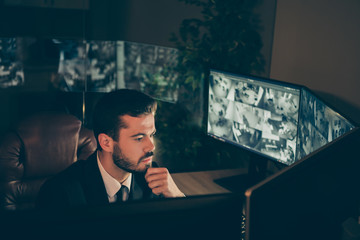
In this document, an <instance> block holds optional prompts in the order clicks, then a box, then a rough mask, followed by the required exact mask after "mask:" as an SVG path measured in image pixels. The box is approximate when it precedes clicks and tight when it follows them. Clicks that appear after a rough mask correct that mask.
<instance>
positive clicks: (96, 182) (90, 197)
mask: <svg viewBox="0 0 360 240" xmlns="http://www.w3.org/2000/svg"><path fill="white" fill-rule="evenodd" d="M85 162H86V163H85V166H84V172H83V177H84V181H83V186H84V192H85V196H86V199H87V201H88V204H89V205H99V204H100V205H103V204H107V203H109V200H108V197H107V193H106V189H105V185H104V182H103V179H102V177H101V173H100V170H99V166H98V164H97V154H96V152H95V153H94V154H93V155H91V156H90V158H89V159H88V160H86V161H85Z"/></svg>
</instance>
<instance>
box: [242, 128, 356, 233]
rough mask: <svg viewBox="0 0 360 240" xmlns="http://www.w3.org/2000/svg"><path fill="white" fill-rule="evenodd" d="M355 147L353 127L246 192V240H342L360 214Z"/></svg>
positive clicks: (354, 130)
mask: <svg viewBox="0 0 360 240" xmlns="http://www.w3.org/2000/svg"><path fill="white" fill-rule="evenodd" d="M359 146H360V129H359V128H358V127H356V128H354V129H352V130H351V131H349V132H347V133H345V134H343V135H342V136H340V137H338V138H336V139H335V140H333V141H332V142H330V143H327V144H325V145H324V146H322V147H320V148H319V149H317V150H315V151H313V152H312V153H310V154H308V155H306V156H305V157H303V158H302V159H301V160H299V161H297V162H295V163H294V164H292V165H291V166H289V167H287V168H284V169H283V170H281V171H279V172H277V173H276V174H274V175H272V176H270V177H269V178H267V179H265V180H263V181H261V182H260V183H258V184H256V185H254V186H252V187H251V188H249V189H247V190H246V192H245V196H246V210H245V214H246V224H245V225H246V231H245V232H246V239H247V240H258V239H259V240H260V239H278V240H282V239H294V240H297V239H329V240H335V239H343V238H342V233H343V232H342V231H343V230H342V226H341V225H342V223H343V222H345V221H346V219H348V218H349V217H354V218H358V216H359V214H360V212H358V209H359V206H360V192H359V185H360V178H359V172H360V161H359ZM346 239H347V238H346Z"/></svg>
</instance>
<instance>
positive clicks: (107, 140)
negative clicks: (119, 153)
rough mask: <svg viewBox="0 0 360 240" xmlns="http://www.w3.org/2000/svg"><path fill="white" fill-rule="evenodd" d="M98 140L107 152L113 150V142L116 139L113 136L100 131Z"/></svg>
mask: <svg viewBox="0 0 360 240" xmlns="http://www.w3.org/2000/svg"><path fill="white" fill-rule="evenodd" d="M98 141H99V144H100V146H101V148H102V149H103V150H104V151H106V152H113V146H114V145H113V144H114V141H113V139H112V138H111V137H109V136H108V135H107V134H105V133H100V134H99V135H98Z"/></svg>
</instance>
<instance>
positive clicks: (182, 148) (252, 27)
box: [158, 0, 265, 171]
mask: <svg viewBox="0 0 360 240" xmlns="http://www.w3.org/2000/svg"><path fill="white" fill-rule="evenodd" d="M179 1H181V2H184V3H186V4H192V5H196V6H198V7H200V8H201V13H202V18H201V19H185V20H184V21H183V22H182V24H181V27H180V29H179V33H178V34H175V33H173V34H172V36H171V39H170V40H171V41H173V42H174V43H175V44H176V46H177V48H178V50H179V58H178V64H177V66H176V67H175V69H176V71H177V72H178V78H177V80H176V81H177V85H178V87H179V95H178V96H179V98H178V103H177V104H176V105H174V106H165V105H163V106H162V107H163V108H164V109H166V110H163V112H162V113H160V114H159V116H158V117H159V118H160V119H161V120H160V121H159V122H160V123H161V125H159V126H158V127H159V129H161V134H159V135H158V137H159V140H160V141H161V149H159V154H160V155H161V156H162V159H163V161H169V162H168V163H167V164H166V165H167V166H169V165H173V167H174V169H176V170H175V171H182V170H189V169H193V170H194V169H214V168H219V167H239V165H241V166H243V165H242V164H246V159H247V158H248V156H247V155H246V152H245V151H241V150H239V149H238V148H236V147H233V146H230V145H228V144H220V143H219V142H218V141H211V140H209V137H207V136H206V134H205V128H206V119H204V116H203V112H204V111H205V106H206V105H207V103H206V95H207V88H206V86H207V83H206V79H207V76H208V72H209V69H210V68H214V69H219V70H223V71H229V72H237V73H243V74H260V73H262V72H263V71H264V63H265V61H264V58H263V56H262V54H261V48H262V39H261V36H260V34H259V33H258V30H260V22H259V21H258V17H257V15H256V14H254V11H253V10H254V8H255V7H256V5H257V4H259V3H260V1H259V0H179ZM179 107H180V108H184V109H182V111H180V110H179ZM169 108H171V109H169ZM235 159H236V160H235ZM239 159H243V160H244V161H239Z"/></svg>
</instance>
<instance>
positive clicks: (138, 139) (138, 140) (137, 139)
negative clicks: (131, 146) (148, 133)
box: [135, 137, 143, 142]
mask: <svg viewBox="0 0 360 240" xmlns="http://www.w3.org/2000/svg"><path fill="white" fill-rule="evenodd" d="M141 140H143V138H142V137H139V138H135V141H137V142H141Z"/></svg>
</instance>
